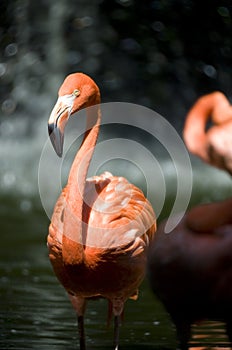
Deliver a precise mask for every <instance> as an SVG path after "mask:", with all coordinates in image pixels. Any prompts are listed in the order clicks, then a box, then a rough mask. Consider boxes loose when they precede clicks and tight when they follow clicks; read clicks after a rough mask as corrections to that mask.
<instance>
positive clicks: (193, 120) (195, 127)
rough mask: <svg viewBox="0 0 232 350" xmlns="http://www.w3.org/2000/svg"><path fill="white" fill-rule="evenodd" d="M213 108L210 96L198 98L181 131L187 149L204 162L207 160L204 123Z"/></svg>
mask: <svg viewBox="0 0 232 350" xmlns="http://www.w3.org/2000/svg"><path fill="white" fill-rule="evenodd" d="M213 109H214V100H213V99H212V96H210V95H208V96H203V97H202V98H200V99H199V100H198V101H197V102H196V103H195V105H194V106H193V107H192V109H191V110H190V112H189V113H188V115H187V118H186V122H185V126H184V131H183V137H184V141H185V143H186V146H187V147H188V149H189V151H190V152H192V153H193V154H196V155H198V156H199V157H201V158H202V159H203V160H205V161H206V162H207V161H208V153H207V136H206V124H207V121H208V119H209V118H210V116H211V115H212V112H213Z"/></svg>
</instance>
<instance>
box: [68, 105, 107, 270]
mask: <svg viewBox="0 0 232 350" xmlns="http://www.w3.org/2000/svg"><path fill="white" fill-rule="evenodd" d="M100 121H101V112H100V106H99V105H95V106H92V107H89V108H88V109H87V128H86V132H85V136H84V139H83V142H82V144H81V147H80V149H79V151H78V152H77V154H76V156H75V159H74V161H73V164H72V167H71V170H70V173H69V178H68V183H67V186H66V208H65V214H64V230H63V248H62V254H63V259H64V261H65V262H66V263H68V264H69V265H70V264H74V263H75V264H77V263H78V262H79V263H80V262H82V261H83V258H84V238H83V226H84V223H83V206H84V200H83V199H84V191H85V183H86V177H87V172H88V168H89V165H90V162H91V159H92V156H93V152H94V148H95V145H96V142H97V138H98V133H99V127H100Z"/></svg>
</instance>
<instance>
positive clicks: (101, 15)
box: [0, 0, 232, 128]
mask: <svg viewBox="0 0 232 350" xmlns="http://www.w3.org/2000/svg"><path fill="white" fill-rule="evenodd" d="M231 10H232V5H231V1H229V0H228V1H226V0H222V1H215V0H206V1H191V0H172V1H171V0H170V1H164V0H163V1H162V0H161V1H157V0H152V1H150V0H148V1H139V0H112V1H107V0H91V1H90V0H87V1H86V0H78V1H73V0H69V1H65V0H57V1H47V0H40V1H29V0H18V1H13V0H11V1H4V0H2V1H1V4H0V79H1V85H0V105H1V107H2V118H5V117H6V115H9V114H13V113H14V112H15V111H17V110H20V109H21V110H23V111H24V112H25V115H28V114H31V108H30V103H29V101H28V97H30V98H34V97H35V96H42V95H46V96H47V97H48V96H49V98H50V100H51V101H53V99H54V98H55V97H54V96H55V95H56V91H57V88H58V86H59V85H60V83H61V81H62V80H63V78H64V76H65V75H66V74H68V73H71V72H75V71H82V72H85V73H87V74H89V75H91V76H92V77H93V78H94V80H96V82H97V83H98V85H99V86H100V88H101V91H102V100H103V102H108V101H126V102H132V103H138V104H142V105H145V106H148V107H151V108H152V109H155V110H156V111H158V112H159V113H161V114H163V115H164V116H165V117H166V118H167V119H169V120H170V121H171V122H173V124H174V125H176V127H177V128H180V127H181V126H182V122H183V119H184V116H185V113H186V110H187V109H188V108H189V107H190V105H191V104H192V103H193V102H194V101H195V99H196V98H197V97H198V96H199V95H201V94H204V93H207V92H210V91H213V90H221V91H223V92H224V93H225V94H226V95H227V96H228V97H230V95H231V63H232V19H231V15H232V11H231ZM42 101H43V100H42ZM40 103H43V102H41V101H40ZM44 103H45V97H44Z"/></svg>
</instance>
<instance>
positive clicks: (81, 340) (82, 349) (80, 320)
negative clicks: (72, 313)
mask: <svg viewBox="0 0 232 350" xmlns="http://www.w3.org/2000/svg"><path fill="white" fill-rule="evenodd" d="M77 325H78V334H79V344H80V350H86V346H85V326H84V316H77Z"/></svg>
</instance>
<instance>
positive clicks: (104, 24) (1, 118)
mask: <svg viewBox="0 0 232 350" xmlns="http://www.w3.org/2000/svg"><path fill="white" fill-rule="evenodd" d="M231 33H232V5H231V1H230V0H227V1H226V0H220V1H219V0H218V1H216V0H206V1H204V2H203V1H191V0H172V1H171V0H160V1H158V0H147V1H139V0H112V1H107V0H56V1H52V0H46V1H45V0H40V1H29V0H8V1H6V0H1V2H0V227H1V229H0V230H1V245H0V296H1V298H0V313H1V317H0V348H1V349H8V348H15V349H20V348H23V349H26V348H29V349H37V348H38V349H47V348H48V346H49V347H50V348H53V347H54V349H55V348H56V349H63V348H64V349H69V348H70V349H71V348H73V343H74V344H75V341H76V329H75V316H74V314H73V313H72V309H71V307H70V305H69V302H68V301H67V300H66V296H65V294H64V292H63V289H62V288H61V287H60V286H59V284H58V283H57V281H56V279H55V277H54V276H53V272H52V271H51V269H50V265H49V261H48V258H47V251H46V235H47V228H48V224H49V220H48V218H47V216H46V214H45V212H44V210H43V207H42V205H41V202H40V197H39V189H38V166H39V160H40V155H41V152H42V149H43V146H44V144H45V142H46V141H47V120H48V117H49V114H50V111H51V109H52V107H53V105H54V102H55V101H56V98H57V90H58V88H59V86H60V84H61V82H62V81H63V79H64V77H65V76H66V75H67V74H69V73H72V72H76V71H82V72H84V73H86V74H89V75H90V76H91V77H92V78H93V79H94V80H95V81H96V83H97V84H98V85H99V87H100V89H101V94H102V102H112V101H114V102H115V101H119V102H130V103H136V104H140V105H142V106H145V107H149V108H151V109H153V110H155V111H156V112H158V113H160V114H161V115H162V116H163V117H165V118H166V119H167V120H168V121H169V122H170V123H171V124H172V125H173V127H174V128H175V129H176V130H177V132H178V133H179V134H180V135H181V132H182V128H183V123H184V120H185V115H186V112H187V111H188V109H189V108H190V107H191V105H192V104H193V103H194V102H195V100H196V99H197V98H198V97H199V96H200V95H202V94H205V93H209V92H211V91H214V90H220V91H222V92H223V93H225V94H226V95H227V97H228V98H229V99H230V98H231V97H232V91H231V82H232V68H231V63H232V37H231ZM113 131H114V130H111V131H109V130H108V131H107V132H110V133H112V132H113ZM133 132H134V131H133ZM126 135H127V136H128V131H127V133H126ZM151 147H152V146H151ZM191 159H192V162H193V163H192V164H193V169H194V171H193V175H194V177H193V180H194V183H193V196H192V201H191V203H190V205H193V204H195V203H198V202H205V201H210V200H218V199H222V198H225V197H227V196H230V195H231V193H232V191H231V179H230V177H229V176H228V175H227V174H224V173H223V172H222V171H219V170H216V169H212V168H211V167H209V166H207V165H205V164H202V162H200V161H198V160H196V159H195V158H194V157H193V158H191ZM164 161H165V160H164V159H162V158H161V159H160V162H161V163H162V162H164ZM124 168H125V171H127V170H128V168H127V167H124ZM168 169H169V168H168ZM124 175H125V176H127V175H128V176H132V178H133V173H132V174H126V173H125V174H124ZM168 175H169V176H168V181H169V182H170V183H172V182H173V181H172V175H173V174H168ZM173 176H174V175H173ZM137 185H138V186H141V187H143V183H137ZM49 195H51V194H50V193H49ZM54 200H55V199H54ZM150 200H151V202H153V201H155V198H150ZM169 201H171V198H169V197H168V196H167V200H166V207H165V208H164V212H163V214H162V215H163V216H162V217H165V216H166V215H167V211H168V210H169V208H170V206H171V204H170V203H171V202H169ZM141 299H142V300H141V301H139V302H138V303H137V304H136V305H135V304H133V303H132V304H131V303H129V305H128V309H129V310H128V312H127V314H128V317H127V321H126V326H124V331H122V332H123V333H124V334H123V336H122V344H123V345H124V348H127V349H129V348H130V346H131V348H133V349H134V348H135V344H138V349H142V348H144V349H151V348H166V349H170V348H171V347H172V348H175V345H174V344H175V340H174V335H173V329H172V327H171V324H170V323H169V321H168V318H167V316H166V315H165V313H164V310H162V307H161V306H160V305H158V304H157V303H158V302H157V301H155V299H154V297H153V296H152V295H151V294H150V291H149V288H148V287H147V285H146V282H145V286H144V288H143V289H142V292H141ZM102 305H104V310H105V307H106V305H105V304H104V302H103V301H102V302H101V303H95V304H93V306H92V307H90V311H89V315H90V317H89V320H87V323H88V322H89V324H88V327H89V331H87V332H89V342H90V344H91V342H92V344H94V345H93V346H94V348H95V347H97V346H99V349H100V348H101V349H102V348H103V347H104V346H105V348H106V349H107V348H110V344H111V342H110V339H109V341H108V338H110V337H109V335H108V333H107V332H106V331H105V328H104V319H101V318H102V315H101V308H102ZM151 305H154V307H153V312H151ZM135 309H136V310H137V311H136V310H135ZM141 310H143V311H142V315H143V316H142V319H141ZM136 312H137V314H136ZM98 318H100V319H101V321H99V319H98ZM135 320H136V321H135ZM99 323H100V325H99ZM99 327H100V328H99ZM96 328H97V332H96ZM104 332H106V334H105V333H104ZM96 333H97V334H96ZM103 335H104V344H103V345H102V341H103ZM105 338H107V340H105ZM123 338H124V340H123ZM73 339H74V340H73ZM25 344H26V345H25Z"/></svg>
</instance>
